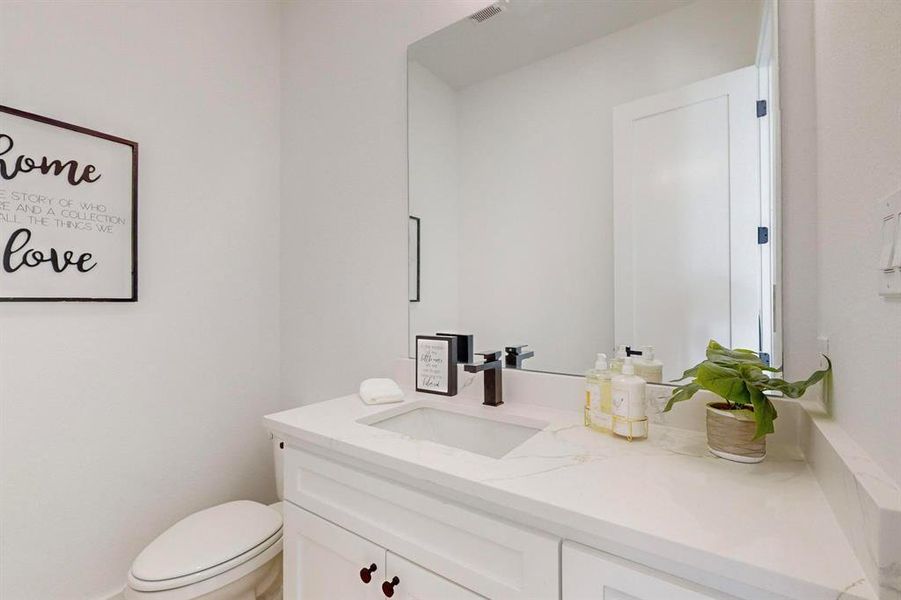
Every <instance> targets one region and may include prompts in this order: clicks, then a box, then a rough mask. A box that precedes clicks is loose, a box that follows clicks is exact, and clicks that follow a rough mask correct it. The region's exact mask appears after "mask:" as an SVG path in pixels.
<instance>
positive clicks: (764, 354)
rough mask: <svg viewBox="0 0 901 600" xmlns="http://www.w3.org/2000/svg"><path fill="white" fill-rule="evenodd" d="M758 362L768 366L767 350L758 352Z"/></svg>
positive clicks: (768, 355)
mask: <svg viewBox="0 0 901 600" xmlns="http://www.w3.org/2000/svg"><path fill="white" fill-rule="evenodd" d="M760 362H762V363H763V364H765V365H766V366H768V367H769V366H770V354H769V352H761V353H760Z"/></svg>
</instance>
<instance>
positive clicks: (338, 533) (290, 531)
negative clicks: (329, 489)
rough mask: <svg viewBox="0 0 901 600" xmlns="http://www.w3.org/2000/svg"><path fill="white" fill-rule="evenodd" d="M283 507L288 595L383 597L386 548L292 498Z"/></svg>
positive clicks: (350, 599)
mask: <svg viewBox="0 0 901 600" xmlns="http://www.w3.org/2000/svg"><path fill="white" fill-rule="evenodd" d="M283 511H284V516H285V525H284V530H283V535H282V539H283V543H284V546H283V548H284V550H283V552H284V563H283V566H284V578H285V581H284V597H285V599H286V600H288V599H290V600H300V599H301V598H302V599H304V600H313V599H318V598H343V599H345V600H374V599H376V598H381V597H382V593H381V590H380V587H381V583H382V581H383V580H384V577H385V549H384V548H382V547H380V546H377V545H375V544H373V543H372V542H369V541H367V540H365V539H363V538H361V537H360V536H357V535H354V534H352V533H350V532H349V531H346V530H344V529H341V528H340V527H338V526H336V525H333V524H332V523H329V522H328V521H326V520H324V519H320V518H319V517H317V516H316V515H314V514H311V513H309V512H307V511H305V510H303V509H302V508H298V507H296V506H294V505H293V504H291V503H290V502H285V503H284V504H283ZM373 566H374V567H375V568H373ZM363 569H365V570H366V571H368V572H370V581H369V583H368V584H367V583H364V581H363V579H361V571H362V570H363Z"/></svg>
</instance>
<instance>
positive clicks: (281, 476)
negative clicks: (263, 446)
mask: <svg viewBox="0 0 901 600" xmlns="http://www.w3.org/2000/svg"><path fill="white" fill-rule="evenodd" d="M282 445H283V442H282V440H280V439H279V438H278V437H276V436H272V456H273V458H274V459H275V460H274V461H273V462H274V463H275V491H276V493H277V494H278V499H279V500H280V501H281V500H284V499H285V472H284V463H285V450H284V448H282Z"/></svg>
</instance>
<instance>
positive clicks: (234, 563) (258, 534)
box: [128, 500, 282, 592]
mask: <svg viewBox="0 0 901 600" xmlns="http://www.w3.org/2000/svg"><path fill="white" fill-rule="evenodd" d="M281 540H282V516H281V514H280V512H279V511H277V510H275V509H273V508H270V507H267V506H265V505H263V504H259V503H257V502H251V501H248V500H238V501H236V502H228V503H226V504H220V505H219V506H214V507H212V508H208V509H206V510H202V511H200V512H197V513H194V514H192V515H190V516H188V517H186V518H184V519H182V520H181V521H179V522H178V523H176V524H175V525H173V526H172V527H170V528H169V529H168V530H166V531H165V532H163V534H161V535H160V536H159V537H158V538H156V539H155V540H154V541H153V542H151V543H150V544H149V545H148V546H147V547H146V548H145V549H144V551H143V552H141V554H140V555H138V558H137V559H135V561H134V563H133V564H132V567H131V570H130V571H129V573H128V587H129V588H131V589H132V590H135V591H138V592H161V591H165V590H174V589H177V588H182V587H185V586H189V585H194V584H197V583H199V582H203V581H206V580H208V579H212V578H214V577H216V576H218V575H222V574H223V573H228V572H230V571H232V573H230V575H234V578H235V579H237V578H238V577H240V576H242V575H243V574H244V572H245V571H248V572H249V571H251V570H253V568H256V567H258V566H260V565H262V564H264V563H265V562H266V561H267V560H269V559H270V558H271V557H272V556H275V555H276V554H278V552H280V551H281ZM257 557H259V559H258V560H254V559H256V558H257ZM249 562H252V563H253V565H249V564H248V565H246V564H245V563H249ZM257 563H259V564H257ZM220 579H221V578H220ZM228 579H232V578H231V577H228ZM218 583H219V584H220V585H225V584H227V583H228V581H224V580H223V581H220V582H218Z"/></svg>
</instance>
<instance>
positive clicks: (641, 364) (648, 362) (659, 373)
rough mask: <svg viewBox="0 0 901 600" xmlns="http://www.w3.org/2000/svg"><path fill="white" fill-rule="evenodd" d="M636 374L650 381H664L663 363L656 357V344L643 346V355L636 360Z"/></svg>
mask: <svg viewBox="0 0 901 600" xmlns="http://www.w3.org/2000/svg"><path fill="white" fill-rule="evenodd" d="M635 374H636V375H638V376H639V377H641V378H642V379H644V380H645V381H646V382H648V383H660V382H662V381H663V363H662V362H661V361H659V360H657V359H656V358H654V346H642V347H641V356H640V357H639V358H638V360H636V361H635Z"/></svg>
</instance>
